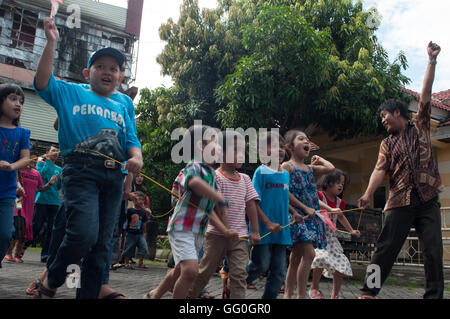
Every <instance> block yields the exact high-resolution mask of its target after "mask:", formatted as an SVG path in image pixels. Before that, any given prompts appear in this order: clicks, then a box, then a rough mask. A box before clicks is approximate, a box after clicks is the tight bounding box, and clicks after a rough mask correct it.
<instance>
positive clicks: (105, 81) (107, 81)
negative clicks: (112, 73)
mask: <svg viewBox="0 0 450 319" xmlns="http://www.w3.org/2000/svg"><path fill="white" fill-rule="evenodd" d="M111 82H112V80H111V79H110V78H102V83H103V84H107V85H109V84H111Z"/></svg>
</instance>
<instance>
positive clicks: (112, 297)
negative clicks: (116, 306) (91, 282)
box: [101, 291, 125, 299]
mask: <svg viewBox="0 0 450 319" xmlns="http://www.w3.org/2000/svg"><path fill="white" fill-rule="evenodd" d="M117 297H125V296H124V295H123V294H121V293H119V292H117V291H114V292H112V293H110V294H109V295H106V296H105V297H103V298H101V299H122V298H117Z"/></svg>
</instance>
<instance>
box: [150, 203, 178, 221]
mask: <svg viewBox="0 0 450 319" xmlns="http://www.w3.org/2000/svg"><path fill="white" fill-rule="evenodd" d="M174 209H175V206H174V207H172V208H171V209H170V210H169V211H168V212H167V213H164V214H162V215H158V216H155V215H153V214H152V215H151V216H152V217H153V218H161V217H164V216H166V215H169V214H170V213H171V212H172V211H173V210H174Z"/></svg>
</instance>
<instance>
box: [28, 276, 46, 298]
mask: <svg viewBox="0 0 450 319" xmlns="http://www.w3.org/2000/svg"><path fill="white" fill-rule="evenodd" d="M41 284H42V281H41V280H40V279H36V280H35V281H33V282H32V283H31V284H30V285H29V286H28V288H27V290H25V293H26V294H27V295H29V296H34V295H36V294H37V293H38V289H39V286H40V285H41Z"/></svg>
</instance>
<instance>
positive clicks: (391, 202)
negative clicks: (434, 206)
mask: <svg viewBox="0 0 450 319" xmlns="http://www.w3.org/2000/svg"><path fill="white" fill-rule="evenodd" d="M430 113H431V102H428V103H426V104H423V102H422V101H419V110H418V113H417V118H416V119H413V120H411V121H409V122H408V124H407V127H406V129H405V130H404V131H403V132H400V133H397V134H391V135H389V136H388V137H387V138H385V139H384V140H383V141H382V142H381V145H380V152H379V155H378V162H377V165H376V167H375V169H377V170H384V171H386V173H388V174H389V185H390V189H389V197H388V200H387V202H386V206H385V207H384V209H385V210H389V209H392V208H396V207H403V206H408V205H410V203H411V192H412V191H413V190H414V189H415V190H416V191H417V193H418V194H419V197H420V200H421V202H422V203H425V202H427V201H429V200H431V199H433V198H435V197H436V196H437V195H438V193H439V192H440V191H441V188H442V185H441V177H440V175H439V171H438V169H437V165H436V161H435V159H434V157H433V151H432V148H431V137H430Z"/></svg>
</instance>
